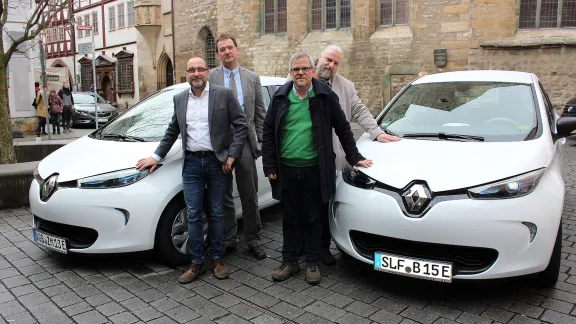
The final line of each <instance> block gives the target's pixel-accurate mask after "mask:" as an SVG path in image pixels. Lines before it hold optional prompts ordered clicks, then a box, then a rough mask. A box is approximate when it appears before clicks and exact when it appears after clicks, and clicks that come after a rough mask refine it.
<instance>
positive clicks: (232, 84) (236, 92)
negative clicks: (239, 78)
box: [229, 72, 238, 99]
mask: <svg viewBox="0 0 576 324" xmlns="http://www.w3.org/2000/svg"><path fill="white" fill-rule="evenodd" d="M229 87H230V89H232V93H234V97H235V98H236V99H238V89H236V80H235V78H234V72H230V84H229Z"/></svg>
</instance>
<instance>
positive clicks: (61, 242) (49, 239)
mask: <svg viewBox="0 0 576 324" xmlns="http://www.w3.org/2000/svg"><path fill="white" fill-rule="evenodd" d="M32 234H33V235H34V242H36V243H38V244H40V245H42V246H45V247H47V248H49V249H52V250H54V251H57V252H60V253H64V254H67V253H68V250H67V249H66V240H65V239H63V238H60V237H56V236H52V235H48V234H46V233H42V232H40V231H38V230H37V229H33V230H32Z"/></svg>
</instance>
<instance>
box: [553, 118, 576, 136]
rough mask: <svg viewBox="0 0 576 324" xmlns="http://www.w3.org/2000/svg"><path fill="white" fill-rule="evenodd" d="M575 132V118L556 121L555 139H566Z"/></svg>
mask: <svg viewBox="0 0 576 324" xmlns="http://www.w3.org/2000/svg"><path fill="white" fill-rule="evenodd" d="M575 130H576V117H560V118H558V121H556V139H560V138H564V137H568V136H570V135H572V132H573V131H575Z"/></svg>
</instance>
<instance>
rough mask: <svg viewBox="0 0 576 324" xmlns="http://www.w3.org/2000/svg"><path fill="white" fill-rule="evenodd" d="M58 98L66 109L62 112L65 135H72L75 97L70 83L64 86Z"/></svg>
mask: <svg viewBox="0 0 576 324" xmlns="http://www.w3.org/2000/svg"><path fill="white" fill-rule="evenodd" d="M58 96H59V97H60V99H62V103H63V104H64V109H63V111H62V127H63V128H64V133H70V132H72V130H71V129H70V126H71V124H72V113H73V109H74V97H73V96H72V91H71V90H70V86H68V82H64V83H63V84H62V89H60V91H58Z"/></svg>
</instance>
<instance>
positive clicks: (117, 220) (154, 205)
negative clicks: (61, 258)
mask: <svg viewBox="0 0 576 324" xmlns="http://www.w3.org/2000/svg"><path fill="white" fill-rule="evenodd" d="M29 200H30V208H31V210H32V214H33V215H34V224H33V226H34V227H35V228H38V229H39V230H40V231H43V232H46V233H48V234H52V235H55V236H58V237H62V238H65V239H66V240H67V243H68V244H67V245H68V247H69V251H70V252H75V253H124V252H136V251H145V250H150V249H152V248H153V247H154V239H155V234H156V225H157V224H158V220H159V218H160V215H161V214H162V211H163V209H164V207H165V206H166V204H167V203H168V201H169V199H168V197H167V195H166V193H164V192H163V191H161V190H160V189H158V188H156V187H155V186H153V185H151V184H150V183H148V182H146V179H142V180H141V181H139V182H137V183H134V184H132V185H130V186H126V187H122V188H114V189H78V188H58V189H57V190H56V191H55V192H54V193H53V194H52V196H51V197H50V198H49V199H48V200H47V201H46V202H44V201H42V200H41V199H40V185H39V183H38V181H36V180H33V181H32V184H31V186H30V191H29Z"/></svg>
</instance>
